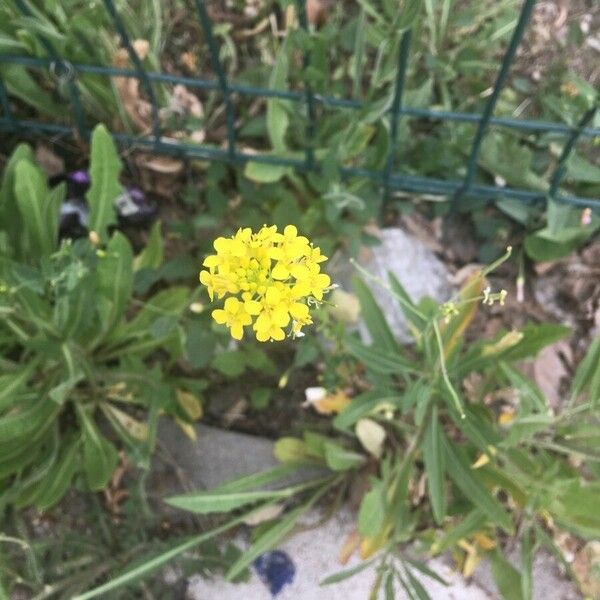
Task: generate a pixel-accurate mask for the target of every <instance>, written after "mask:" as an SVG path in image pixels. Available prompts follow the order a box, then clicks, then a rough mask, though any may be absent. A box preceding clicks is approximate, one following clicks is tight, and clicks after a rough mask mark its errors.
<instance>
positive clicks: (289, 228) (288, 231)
mask: <svg viewBox="0 0 600 600" xmlns="http://www.w3.org/2000/svg"><path fill="white" fill-rule="evenodd" d="M283 235H284V236H285V237H286V238H295V237H296V236H297V235H298V229H296V226H295V225H286V226H285V229H284V230H283Z"/></svg>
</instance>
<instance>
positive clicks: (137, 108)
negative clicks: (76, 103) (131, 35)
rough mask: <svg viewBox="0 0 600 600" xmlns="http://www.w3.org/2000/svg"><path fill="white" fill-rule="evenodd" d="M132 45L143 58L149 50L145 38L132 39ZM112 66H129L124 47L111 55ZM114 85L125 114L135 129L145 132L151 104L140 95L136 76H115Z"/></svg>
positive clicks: (150, 112) (148, 127) (141, 58)
mask: <svg viewBox="0 0 600 600" xmlns="http://www.w3.org/2000/svg"><path fill="white" fill-rule="evenodd" d="M132 46H133V48H134V50H135V52H136V54H137V55H138V57H139V58H140V60H144V58H146V56H147V55H148V52H149V50H150V44H149V43H148V41H147V40H134V41H133V43H132ZM113 66H114V67H117V68H119V69H126V68H129V67H131V63H130V60H129V54H128V53H127V50H126V49H125V48H119V50H117V51H116V52H115V54H114V56H113ZM115 87H116V88H117V92H118V94H119V97H120V98H121V102H122V104H123V108H124V109H125V112H126V113H127V116H128V117H129V118H130V119H131V121H132V122H133V124H134V125H135V127H136V128H137V129H139V130H140V131H142V132H146V131H148V130H149V129H150V116H151V114H152V105H151V104H150V102H148V101H147V100H144V99H143V98H142V97H141V95H140V82H139V80H138V79H137V77H115Z"/></svg>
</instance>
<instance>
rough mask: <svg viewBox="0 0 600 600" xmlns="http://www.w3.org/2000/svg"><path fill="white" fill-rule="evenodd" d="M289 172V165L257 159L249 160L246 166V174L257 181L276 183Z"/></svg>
mask: <svg viewBox="0 0 600 600" xmlns="http://www.w3.org/2000/svg"><path fill="white" fill-rule="evenodd" d="M289 172H290V168H289V167H283V166H279V165H271V164H267V163H262V162H258V161H255V160H251V161H248V162H247V163H246V167H245V168H244V175H245V176H246V177H247V178H248V179H250V180H252V181H255V182H256V183H275V182H276V181H279V180H280V179H281V178H282V177H283V176H284V175H287V174H288V173H289Z"/></svg>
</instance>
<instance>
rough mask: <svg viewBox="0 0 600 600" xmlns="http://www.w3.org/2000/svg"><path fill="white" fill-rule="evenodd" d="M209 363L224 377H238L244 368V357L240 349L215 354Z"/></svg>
mask: <svg viewBox="0 0 600 600" xmlns="http://www.w3.org/2000/svg"><path fill="white" fill-rule="evenodd" d="M211 364H212V367H213V368H215V369H216V370H217V371H219V372H220V373H222V374H223V375H225V376H226V377H239V376H240V375H241V374H242V373H243V372H244V371H245V370H246V359H245V355H244V353H243V352H242V351H241V350H230V351H229V352H222V353H221V354H217V356H215V357H214V359H213V361H212V363H211Z"/></svg>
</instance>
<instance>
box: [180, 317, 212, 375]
mask: <svg viewBox="0 0 600 600" xmlns="http://www.w3.org/2000/svg"><path fill="white" fill-rule="evenodd" d="M216 347H217V339H216V336H215V334H214V333H213V332H212V331H211V330H210V329H209V328H208V327H207V326H206V323H205V322H200V321H192V322H191V323H190V324H189V325H188V326H187V327H186V337H185V357H186V359H187V361H188V362H189V363H190V365H191V366H192V367H193V368H194V369H201V368H202V367H205V366H206V365H207V364H208V363H209V362H210V361H211V360H212V358H213V356H214V355H215V349H216Z"/></svg>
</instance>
